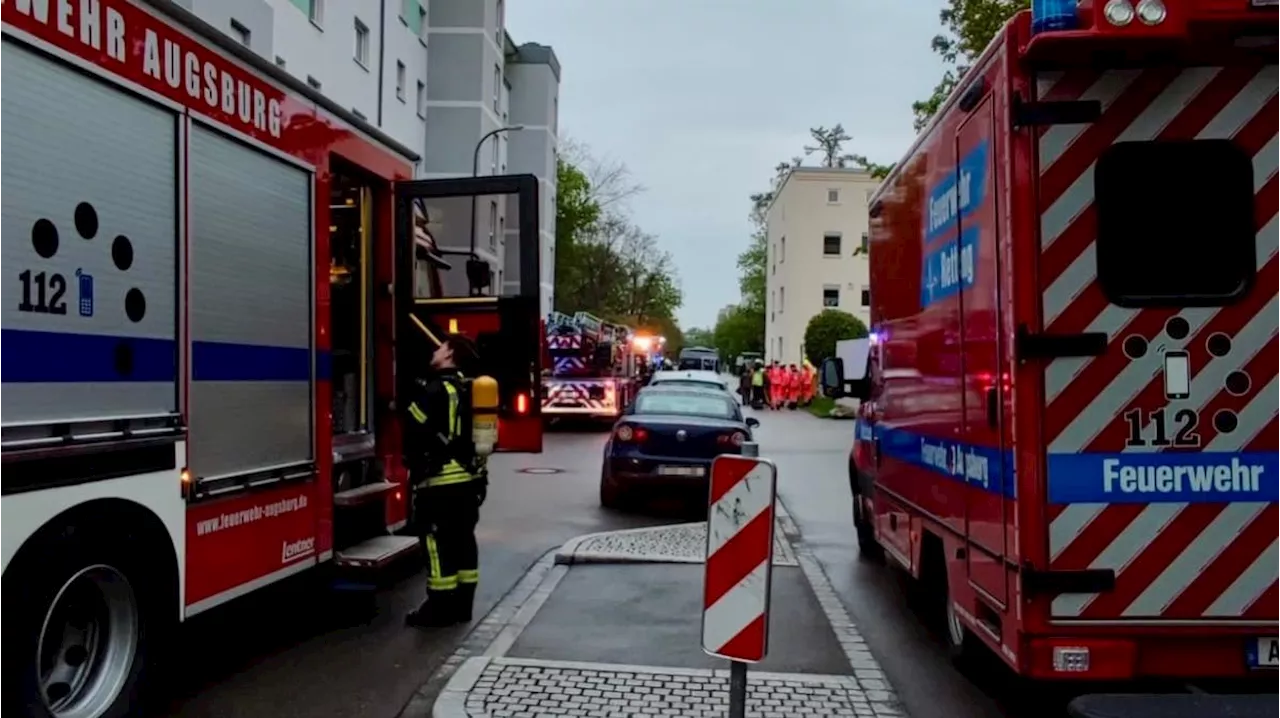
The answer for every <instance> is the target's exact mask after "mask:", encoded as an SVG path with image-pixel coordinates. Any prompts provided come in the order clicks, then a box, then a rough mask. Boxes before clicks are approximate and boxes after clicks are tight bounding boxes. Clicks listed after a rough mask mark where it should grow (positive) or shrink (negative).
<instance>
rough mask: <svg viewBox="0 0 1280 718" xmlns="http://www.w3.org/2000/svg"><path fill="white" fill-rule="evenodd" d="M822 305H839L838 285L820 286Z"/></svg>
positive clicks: (828, 306)
mask: <svg viewBox="0 0 1280 718" xmlns="http://www.w3.org/2000/svg"><path fill="white" fill-rule="evenodd" d="M822 306H823V307H827V308H830V307H838V306H840V287H823V288H822Z"/></svg>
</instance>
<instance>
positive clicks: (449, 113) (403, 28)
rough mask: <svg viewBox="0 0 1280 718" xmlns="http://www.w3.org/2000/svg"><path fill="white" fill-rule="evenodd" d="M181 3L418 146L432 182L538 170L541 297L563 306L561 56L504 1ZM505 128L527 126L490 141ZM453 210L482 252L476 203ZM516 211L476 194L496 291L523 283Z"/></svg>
mask: <svg viewBox="0 0 1280 718" xmlns="http://www.w3.org/2000/svg"><path fill="white" fill-rule="evenodd" d="M174 2H176V3H177V4H179V5H181V6H183V7H185V8H187V9H188V10H191V11H192V12H193V13H195V14H196V15H197V16H199V17H200V18H201V19H203V20H204V21H205V22H207V23H209V24H210V25H212V26H213V27H215V28H217V29H220V30H222V31H223V32H225V33H227V35H229V36H231V37H232V38H234V39H236V40H238V41H239V42H241V43H242V44H244V45H245V46H246V47H248V48H249V49H251V50H253V51H254V52H256V53H258V54H259V55H261V56H263V57H265V58H268V59H270V60H271V61H273V62H274V63H275V64H276V65H277V66H279V67H281V68H282V69H284V70H285V71H287V72H289V73H290V74H292V75H293V76H294V77H296V78H297V79H299V80H301V81H303V82H306V83H307V84H309V85H310V86H311V87H313V88H314V89H316V90H318V91H320V92H322V93H324V94H325V95H326V96H328V97H329V98H330V99H332V100H334V101H335V102H337V103H338V104H339V105H342V106H343V107H346V108H348V109H349V110H351V112H352V113H353V114H355V115H356V116H357V117H360V118H361V119H363V120H365V121H366V122H368V123H370V124H371V125H373V126H375V127H378V128H379V129H381V130H382V131H383V132H385V133H386V134H387V135H389V136H390V137H392V138H393V139H395V140H397V141H398V142H400V143H402V144H404V145H405V146H406V147H411V148H414V149H416V150H418V151H419V153H420V154H421V155H422V159H421V160H420V161H419V163H418V166H417V168H416V172H417V174H418V176H420V177H424V178H445V177H459V176H463V177H470V176H471V175H472V173H473V171H474V172H475V173H476V174H479V175H489V174H524V173H529V174H533V175H535V176H537V177H538V179H539V180H540V188H541V192H540V199H541V207H540V212H539V224H540V232H539V234H540V251H541V254H542V273H543V277H542V282H541V294H542V301H543V309H544V312H549V311H550V309H551V306H552V303H553V300H554V297H553V291H554V285H555V195H556V188H555V181H556V145H557V135H556V133H557V124H558V113H559V92H560V63H559V60H558V59H557V58H556V55H555V52H554V50H552V49H551V48H550V47H548V46H545V45H539V44H536V43H526V44H524V45H517V44H516V43H515V42H514V41H513V40H512V39H511V36H510V35H508V34H507V31H506V28H505V26H504V22H503V20H504V12H503V11H504V0H174ZM504 127H519V128H520V129H518V130H516V129H512V130H508V131H504V132H498V133H497V134H494V135H491V136H489V137H487V138H486V137H485V136H486V135H489V133H491V132H493V131H494V130H498V129H499V128H504ZM482 139H484V141H483V144H482V145H480V146H479V147H478V144H480V143H481V140H482ZM477 156H478V161H476V159H475V158H476V157H477ZM473 162H474V166H473ZM508 205H509V206H508ZM451 209H453V208H445V210H446V211H445V212H443V214H447V215H448V216H447V217H444V218H442V219H443V220H444V221H445V223H446V224H445V226H444V231H439V232H437V241H439V242H440V244H441V246H442V248H444V249H447V250H454V251H458V250H469V249H470V244H471V243H470V241H469V233H470V231H471V226H472V225H471V223H469V222H468V221H467V220H466V216H467V213H468V212H469V209H470V208H469V206H468V208H467V209H465V210H462V212H461V218H460V217H459V212H458V211H456V210H455V211H449V210H451ZM515 212H516V207H515V202H514V201H511V202H504V201H501V198H484V199H481V200H479V201H477V202H476V207H475V213H476V217H475V223H474V227H475V233H476V236H477V241H476V253H477V254H478V255H479V256H480V257H481V258H482V259H484V260H485V261H487V262H488V263H489V264H490V267H491V271H490V283H491V285H492V287H493V291H495V292H497V291H502V289H503V288H506V289H514V288H515V287H514V283H515V281H517V278H518V272H517V271H516V267H517V266H518V261H517V256H516V255H517V253H516V252H511V253H510V254H509V255H508V253H507V252H506V251H505V250H506V240H507V238H508V236H509V235H511V234H514V232H515V231H516V227H517V226H518V223H517V222H516V221H515ZM435 219H436V218H435V217H433V221H434V220H435ZM454 265H455V268H454V270H453V271H451V272H449V273H448V274H447V276H446V277H445V283H446V289H447V290H448V291H450V292H452V293H465V291H466V280H465V275H464V274H463V265H464V263H463V262H461V261H456V262H454Z"/></svg>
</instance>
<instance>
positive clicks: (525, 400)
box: [516, 392, 529, 414]
mask: <svg viewBox="0 0 1280 718" xmlns="http://www.w3.org/2000/svg"><path fill="white" fill-rule="evenodd" d="M516 413H517V414H528V413H529V395H528V394H526V393H524V392H520V393H519V394H516Z"/></svg>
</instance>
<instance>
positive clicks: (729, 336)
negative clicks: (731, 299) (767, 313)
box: [713, 304, 764, 359]
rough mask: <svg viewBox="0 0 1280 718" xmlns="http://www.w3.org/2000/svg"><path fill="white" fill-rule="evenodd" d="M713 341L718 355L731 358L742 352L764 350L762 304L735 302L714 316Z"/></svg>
mask: <svg viewBox="0 0 1280 718" xmlns="http://www.w3.org/2000/svg"><path fill="white" fill-rule="evenodd" d="M713 342H714V346H715V348H716V350H717V351H719V352H720V355H721V356H723V357H725V358H726V359H732V358H733V357H736V356H738V355H739V354H741V353H743V352H761V353H763V352H764V305H763V304H761V305H760V306H759V307H753V306H750V305H747V304H735V305H733V306H729V307H725V308H724V309H722V310H721V311H720V315H719V316H718V317H716V326H715V331H714V332H713Z"/></svg>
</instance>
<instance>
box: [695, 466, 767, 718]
mask: <svg viewBox="0 0 1280 718" xmlns="http://www.w3.org/2000/svg"><path fill="white" fill-rule="evenodd" d="M759 453H760V451H759V446H758V445H757V444H756V443H754V442H747V443H745V444H743V445H742V455H741V456H735V455H732V454H725V455H722V456H718V457H716V459H715V461H713V462H712V464H711V494H710V497H709V501H708V504H709V505H708V510H707V561H706V573H705V577H704V581H703V592H702V598H703V601H702V650H703V651H705V652H706V653H707V654H708V655H712V656H716V657H719V658H727V659H728V660H729V717H730V718H745V716H746V710H747V664H748V663H756V662H758V661H761V660H763V659H764V657H765V655H766V654H767V653H768V652H769V593H770V586H771V585H772V583H773V539H774V502H775V501H776V499H777V483H778V469H777V467H776V466H774V464H773V462H771V461H769V460H768V459H761V458H759Z"/></svg>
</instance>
